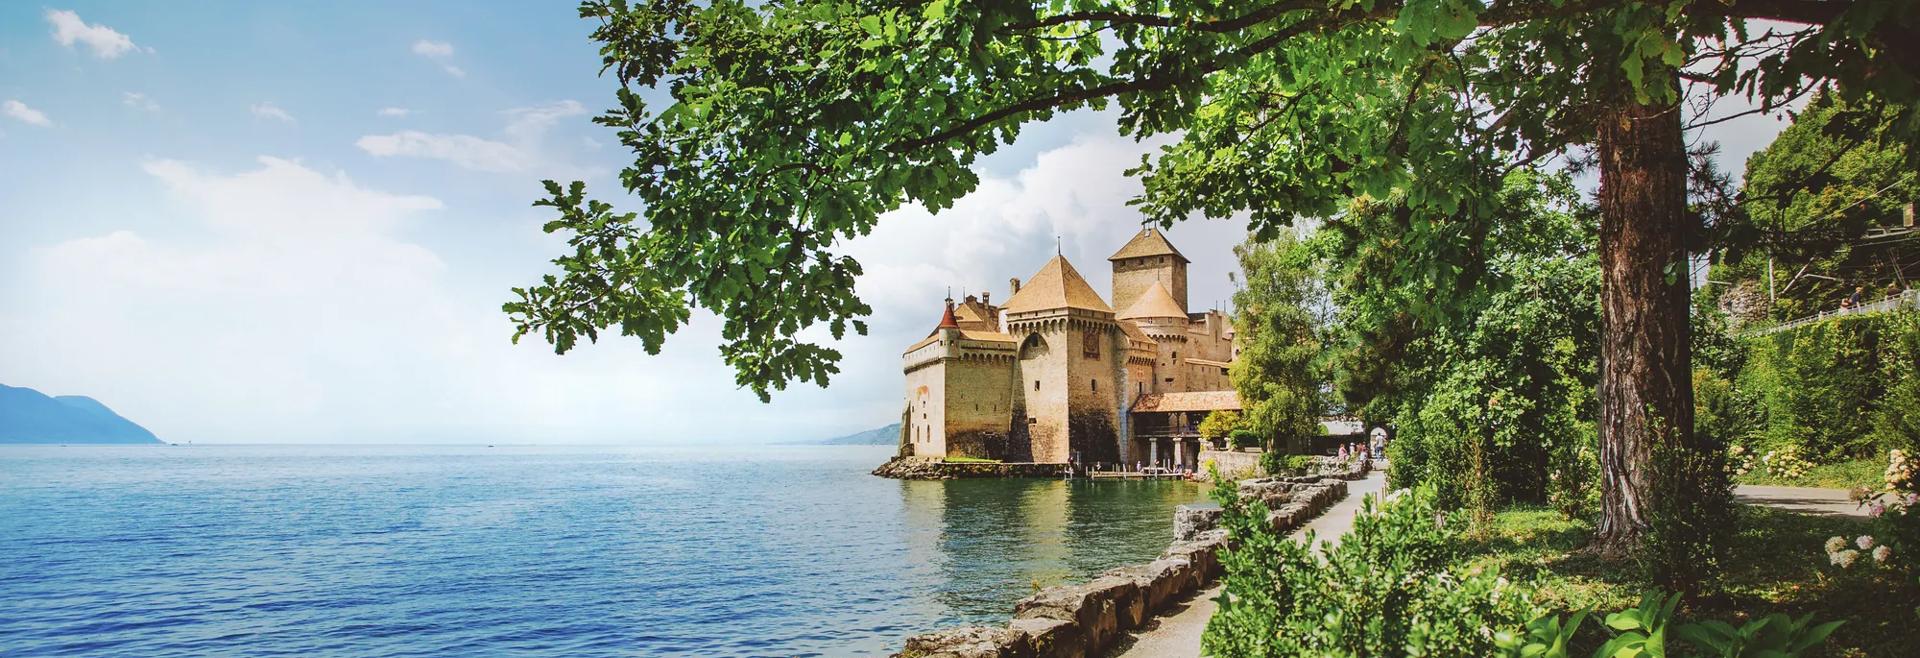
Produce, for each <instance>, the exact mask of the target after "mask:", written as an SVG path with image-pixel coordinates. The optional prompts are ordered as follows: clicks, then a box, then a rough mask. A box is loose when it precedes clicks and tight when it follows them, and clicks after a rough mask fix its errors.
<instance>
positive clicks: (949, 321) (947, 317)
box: [938, 299, 960, 329]
mask: <svg viewBox="0 0 1920 658" xmlns="http://www.w3.org/2000/svg"><path fill="white" fill-rule="evenodd" d="M959 328H960V323H959V322H958V321H957V320H955V319H954V317H953V300H952V299H948V300H947V310H945V311H943V312H941V313H940V326H939V327H938V329H959Z"/></svg>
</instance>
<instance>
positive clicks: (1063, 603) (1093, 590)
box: [1013, 579, 1132, 655]
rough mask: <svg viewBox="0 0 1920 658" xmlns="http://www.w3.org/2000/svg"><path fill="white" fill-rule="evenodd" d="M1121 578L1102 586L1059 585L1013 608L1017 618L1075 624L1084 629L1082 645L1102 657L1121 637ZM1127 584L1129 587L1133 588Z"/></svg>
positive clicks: (1089, 652)
mask: <svg viewBox="0 0 1920 658" xmlns="http://www.w3.org/2000/svg"><path fill="white" fill-rule="evenodd" d="M1120 582H1122V581H1120V579H1108V582H1107V583H1105V584H1103V585H1102V586H1101V587H1091V586H1090V585H1091V583H1089V584H1085V585H1059V586H1055V587H1049V588H1046V589H1043V590H1040V591H1039V592H1038V593H1036V594H1034V595H1033V596H1029V597H1027V598H1025V599H1022V600H1021V601H1020V602H1019V603H1018V604H1015V605H1014V607H1013V616H1014V618H1015V619H1033V618H1043V619H1059V620H1062V621H1070V622H1073V623H1074V625H1075V626H1077V627H1079V629H1080V639H1081V641H1082V646H1084V647H1085V651H1086V653H1087V654H1088V655H1100V651H1101V650H1102V649H1105V648H1106V647H1107V645H1109V644H1111V643H1112V642H1113V640H1114V638H1116V637H1118V636H1119V634H1120V610H1119V602H1118V601H1115V600H1114V597H1115V596H1116V595H1117V594H1118V593H1119V592H1120V591H1122V590H1123V589H1124V588H1122V587H1120V586H1119V585H1118V583H1120ZM1131 587H1132V583H1126V585H1125V588H1131Z"/></svg>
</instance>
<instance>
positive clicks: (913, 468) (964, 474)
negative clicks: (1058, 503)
mask: <svg viewBox="0 0 1920 658" xmlns="http://www.w3.org/2000/svg"><path fill="white" fill-rule="evenodd" d="M1069 468H1070V467H1069V466H1068V465H1066V464H1032V463H1000V462H949V461H945V460H942V459H940V458H938V457H895V458H893V459H890V460H887V463H885V464H881V465H880V467H879V468H876V469H873V474H874V475H878V476H880V477H883V478H893V479H896V480H960V479H967V478H1058V477H1060V476H1061V475H1062V474H1064V473H1067V472H1068V470H1069Z"/></svg>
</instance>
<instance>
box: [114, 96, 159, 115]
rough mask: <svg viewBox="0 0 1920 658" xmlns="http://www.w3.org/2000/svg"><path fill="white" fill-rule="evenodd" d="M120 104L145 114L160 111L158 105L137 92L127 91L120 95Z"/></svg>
mask: <svg viewBox="0 0 1920 658" xmlns="http://www.w3.org/2000/svg"><path fill="white" fill-rule="evenodd" d="M120 103H121V104H123V105H126V106H127V107H131V108H134V109H136V110H145V111H147V112H159V111H160V104H159V103H156V102H153V99H151V98H148V97H147V95H146V94H142V93H140V92H137V91H129V92H125V93H123V94H121V95H120Z"/></svg>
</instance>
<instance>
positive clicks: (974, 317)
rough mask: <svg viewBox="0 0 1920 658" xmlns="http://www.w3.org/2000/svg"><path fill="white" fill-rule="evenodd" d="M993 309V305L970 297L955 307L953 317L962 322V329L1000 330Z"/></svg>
mask: <svg viewBox="0 0 1920 658" xmlns="http://www.w3.org/2000/svg"><path fill="white" fill-rule="evenodd" d="M993 310H994V308H993V307H992V306H988V305H986V304H983V303H981V302H980V300H977V299H974V298H972V297H968V298H967V300H966V301H964V302H961V303H959V304H957V305H955V306H954V307H953V317H954V319H955V320H958V321H959V322H960V328H961V329H977V330H984V331H999V330H1000V326H999V324H997V323H996V322H994V320H993Z"/></svg>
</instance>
